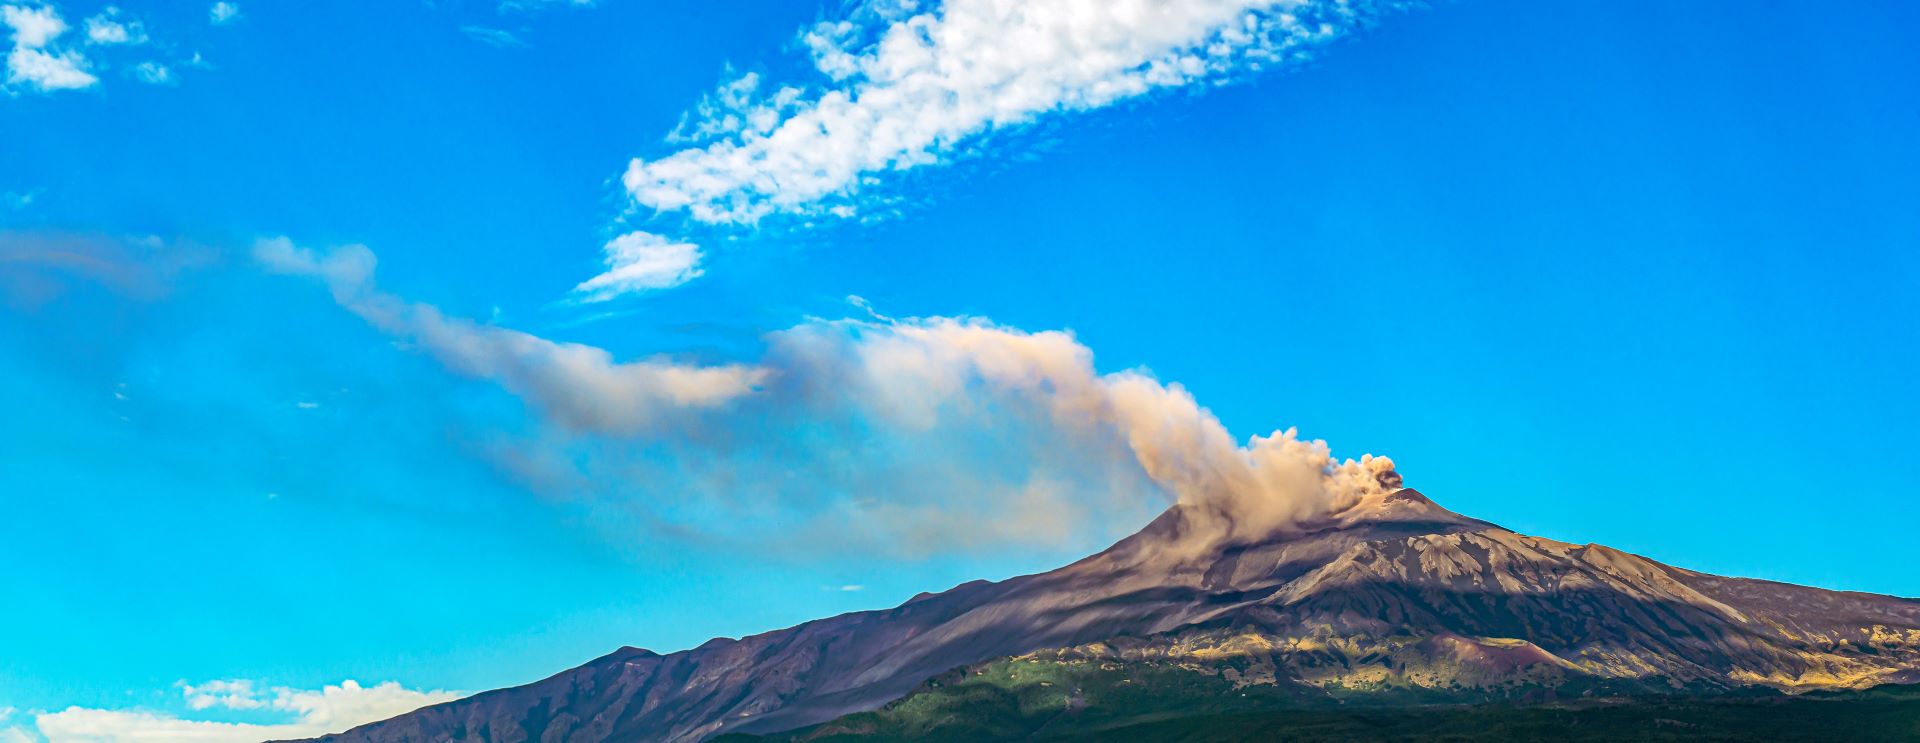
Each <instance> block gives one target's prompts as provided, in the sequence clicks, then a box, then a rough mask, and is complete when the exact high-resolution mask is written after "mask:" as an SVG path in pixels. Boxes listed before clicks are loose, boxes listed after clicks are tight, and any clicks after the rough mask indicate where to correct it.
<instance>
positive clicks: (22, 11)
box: [0, 5, 100, 93]
mask: <svg viewBox="0 0 1920 743" xmlns="http://www.w3.org/2000/svg"><path fill="white" fill-rule="evenodd" d="M0 22H4V23H5V24H6V25H7V27H8V28H9V29H11V31H12V33H11V38H12V41H13V48H12V49H11V50H9V51H8V52H7V84H8V85H21V86H25V87H27V88H31V89H33V90H37V91H40V92H43V93H47V92H52V91H57V90H75V89H79V88H86V87H91V86H92V85H93V84H94V83H96V82H99V80H100V79H99V78H97V77H94V76H93V74H92V73H90V72H88V71H87V59H86V57H84V56H82V55H81V54H80V53H79V52H76V51H73V50H71V49H68V50H59V49H52V48H49V47H50V45H52V44H53V43H54V41H55V40H57V39H59V38H60V36H61V35H62V34H65V33H66V32H67V23H66V21H64V20H62V19H61V18H60V14H59V12H58V11H56V10H54V8H53V6H51V5H41V6H25V5H0Z"/></svg>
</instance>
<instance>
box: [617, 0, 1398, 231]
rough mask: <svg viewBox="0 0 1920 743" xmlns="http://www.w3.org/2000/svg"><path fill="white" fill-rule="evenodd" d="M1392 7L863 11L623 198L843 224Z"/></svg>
mask: <svg viewBox="0 0 1920 743" xmlns="http://www.w3.org/2000/svg"><path fill="white" fill-rule="evenodd" d="M1403 4H1404V3H1400V2H1395V1H1394V0H1193V1H1191V2H1179V3H1168V2H1162V1H1160V0H1113V1H1112V2H1103V3H1083V2H1069V1H1067V0H1042V1H1039V2H1020V3H1015V2H1005V1H1004V0H947V1H946V2H942V3H925V4H923V3H917V2H909V1H903V0H872V1H870V2H865V3H860V4H856V5H854V6H852V10H851V12H849V13H847V14H846V16H845V17H843V18H839V19H834V20H827V21H822V22H819V23H817V24H815V25H812V26H810V27H807V28H805V29H802V30H801V32H800V33H799V41H800V44H801V46H803V47H804V48H805V49H807V50H808V53H809V54H810V58H811V62H812V67H813V71H814V72H815V73H817V77H815V78H814V79H811V80H798V81H792V82H787V83H777V84H776V83H774V82H772V81H769V80H766V79H764V78H763V77H762V76H761V75H759V74H758V73H754V72H749V73H746V74H743V75H739V76H737V77H733V78H731V79H729V80H727V81H726V82H724V83H723V84H722V85H721V86H720V87H719V89H717V90H716V91H715V92H714V93H712V94H710V95H708V96H707V97H706V98H705V99H703V100H702V101H700V102H699V103H698V104H697V105H696V106H695V107H694V109H693V110H691V111H689V112H688V114H687V115H686V116H685V117H684V118H683V119H682V121H681V123H680V125H679V126H677V127H676V128H675V129H674V130H673V132H672V133H670V134H669V136H668V137H667V141H668V142H669V143H671V144H682V145H688V146H685V147H683V148H682V149H679V150H677V151H673V152H669V153H667V154H665V155H660V156H653V157H638V158H634V159H633V160H632V162H631V163H629V165H628V167H627V169H626V172H625V174H624V175H623V176H622V184H623V186H624V188H625V190H626V192H627V194H628V195H629V196H630V197H631V199H632V203H633V205H634V206H635V207H636V208H639V209H645V210H649V211H652V212H654V213H656V214H666V215H679V216H681V217H683V218H685V219H686V220H689V221H690V222H692V223H696V224H700V225H719V226H730V225H731V226H737V225H752V224H758V223H760V222H761V221H762V220H765V219H767V218H769V217H775V216H800V217H804V218H807V219H813V218H820V217H829V218H853V217H858V216H860V215H862V214H866V213H868V212H869V211H870V210H871V207H872V206H874V204H876V203H878V202H876V200H875V199H876V198H878V197H877V196H876V194H881V193H884V192H885V191H886V190H887V188H888V187H889V186H890V185H891V183H892V182H893V181H894V180H895V179H897V178H898V176H899V175H900V174H902V173H905V172H907V171H913V170H919V169H925V168H929V167H936V166H940V165H943V164H947V163H949V162H951V161H952V160H953V159H954V157H955V156H956V155H957V154H959V153H963V152H967V151H969V150H970V149H971V148H974V147H976V145H977V144H978V143H980V141H981V140H982V139H983V138H984V137H986V136H987V135H989V134H992V133H995V132H1000V131H1006V130H1013V129H1018V128H1020V127H1023V126H1026V125H1029V124H1032V123H1034V122H1037V121H1040V120H1041V119H1044V118H1047V117H1051V116H1061V115H1066V114H1071V113H1074V112H1085V111H1091V110H1095V109H1100V108H1105V107H1108V106H1112V105H1115V104H1118V103H1122V102H1125V101H1129V100H1134V99H1139V98H1142V97H1144V96H1147V95H1150V94H1153V93H1156V92H1162V91H1168V90H1175V89H1180V88H1187V87H1193V86H1201V85H1212V84H1219V83H1222V82H1226V81H1231V80H1236V79H1240V78H1243V77H1246V76H1248V75H1250V74H1252V73H1256V72H1260V71H1263V70H1268V69H1272V68H1276V67H1284V66H1286V65H1287V64H1289V63H1293V62H1297V61H1299V60H1302V59H1306V58H1308V57H1310V56H1311V55H1312V54H1313V53H1314V52H1315V51H1316V50H1318V49H1320V48H1322V47H1325V46H1326V45H1327V44H1328V43H1330V42H1332V41H1334V40H1337V39H1339V38H1342V37H1343V36H1346V35H1348V34H1350V33H1351V32H1353V31H1354V30H1356V29H1359V28H1361V27H1364V26H1365V25H1367V24H1369V23H1371V22H1372V21H1373V19H1375V18H1376V17H1378V16H1379V15H1381V14H1382V13H1384V12H1386V11H1388V10H1391V9H1393V8H1397V7H1400V6H1401V5H1403Z"/></svg>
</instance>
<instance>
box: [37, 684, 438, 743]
mask: <svg viewBox="0 0 1920 743" xmlns="http://www.w3.org/2000/svg"><path fill="white" fill-rule="evenodd" d="M182 690H183V692H184V693H185V695H186V699H187V703H188V706H189V707H191V708H192V709H195V710H206V709H209V708H213V707H219V708H223V709H242V710H270V711H273V712H278V713H282V714H283V715H285V716H287V717H288V718H289V719H288V720H287V721H286V722H282V723H277V724H252V723H232V722H211V721H203V720H189V719H183V718H180V717H178V716H175V715H171V714H167V713H164V712H156V711H150V710H115V709H91V708H86V707H69V708H67V709H65V710H62V711H59V712H45V713H41V714H38V715H35V716H34V718H33V722H34V727H36V728H37V729H38V730H39V733H40V735H42V736H44V737H45V738H46V740H47V743H258V742H259V741H262V740H279V739H286V738H306V737H314V736H319V735H326V734H329V733H338V732H342V731H345V730H347V729H348V728H352V727H354V726H356V725H362V724H365V723H369V722H374V721H376V720H384V719H387V718H389V717H393V716H395V715H400V714H405V713H407V712H412V711H413V710H416V709H419V708H421V707H424V706H427V705H430V704H439V703H441V702H447V701H452V700H454V699H458V698H460V697H461V696H462V695H460V694H458V693H454V692H448V691H415V690H412V689H407V688H404V687H402V686H400V685H399V684H398V683H395V682H392V681H389V682H386V683H383V684H378V685H375V686H361V685H360V684H358V683H356V682H354V681H351V680H348V681H343V682H341V683H340V684H338V685H330V686H326V687H323V688H321V689H319V690H303V689H292V688H287V687H274V688H272V689H268V690H256V688H255V686H254V684H253V683H252V682H251V681H245V680H237V681H210V682H207V683H206V684H200V685H197V686H196V685H184V684H183V685H182ZM20 734H21V735H22V736H23V737H24V736H25V733H24V732H22V733H20ZM27 739H28V740H31V738H27ZM4 740H5V738H4V737H0V741H4Z"/></svg>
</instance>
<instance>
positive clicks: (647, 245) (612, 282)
mask: <svg viewBox="0 0 1920 743" xmlns="http://www.w3.org/2000/svg"><path fill="white" fill-rule="evenodd" d="M601 251H602V252H603V253H604V254H605V259H606V264H607V270H606V272H605V273H602V274H600V275H598V276H595V277H593V278H591V279H587V280H586V281H583V282H580V285H579V286H576V287H574V288H573V294H574V296H575V297H576V298H578V299H579V300H580V301H583V302H604V301H607V300H609V299H612V298H614V297H617V296H621V295H624V294H637V293H640V292H645V291H650V290H654V289H671V288H673V287H676V286H679V285H681V284H685V283H687V282H689V281H692V280H694V279H696V278H699V277H700V274H701V273H704V271H703V269H701V268H700V262H701V260H702V259H704V258H705V254H704V253H703V252H702V251H701V250H700V246H698V245H695V244H693V243H689V242H676V241H674V240H670V239H668V238H666V237H664V236H661V235H656V234H653V233H651V232H643V231H634V232H629V233H627V234H624V235H621V236H619V237H616V238H614V239H612V240H609V241H607V244H606V245H605V246H604V247H603V248H602V249H601Z"/></svg>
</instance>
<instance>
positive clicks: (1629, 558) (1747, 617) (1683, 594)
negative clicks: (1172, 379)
mask: <svg viewBox="0 0 1920 743" xmlns="http://www.w3.org/2000/svg"><path fill="white" fill-rule="evenodd" d="M1393 484H1394V485H1398V483H1397V482H1394V483H1393ZM1182 509H1183V507H1182V506H1175V507H1173V508H1170V509H1168V511H1167V512H1165V513H1163V514H1162V515H1161V516H1160V517H1158V518H1156V519H1155V520H1154V521H1153V522H1152V523H1150V524H1149V525H1148V526H1147V527H1145V528H1144V529H1142V530H1141V531H1140V532H1137V533H1136V534H1134V535H1131V536H1129V537H1127V538H1125V539H1122V540H1120V541H1118V542H1116V543H1115V544H1114V545H1113V546H1111V547H1109V548H1108V549H1106V550H1103V551H1101V552H1098V553H1096V554H1094V555H1090V556H1088V557H1086V558H1083V559H1081V560H1078V561H1075V562H1073V563H1071V564H1069V565H1066V566H1063V567H1061V568H1058V569H1055V570H1051V571H1047V572H1043V573H1035V574H1031V575H1024V576H1018V577H1015V578H1009V579H1007V580H1004V581H998V582H990V581H972V582H968V583H963V584H960V585H958V586H955V587H954V588H951V589H948V590H947V591H942V592H939V593H930V594H921V595H917V596H915V597H914V598H912V599H909V600H908V601H906V602H904V603H902V604H901V605H899V606H896V607H893V608H891V609H881V610H874V611H865V612H850V613H847V614H842V615H839V616H835V617H828V618H824V619H819V620H814V621H811V622H806V623H802V624H800V625H796V626H794V627H791V628H787V629H783V630H774V631H771V632H766V633H760V634H756V635H749V636H746V637H742V638H739V639H729V638H715V639H713V640H709V641H708V642H706V643H703V644H702V645H700V646H699V647H696V648H693V649H690V650H686V651H681V652H677V653H671V654H667V655H661V654H658V653H653V652H652V651H647V650H642V649H639V648H622V649H620V650H617V651H615V652H614V653H610V654H608V655H606V656H602V657H601V658H597V659H595V660H593V661H589V662H588V663H586V664H583V665H581V666H579V667H577V668H574V669H571V670H569V671H564V672H562V673H560V674H556V675H555V676H552V677H549V678H547V679H543V680H541V681H537V682H534V683H532V684H527V685H524V686H520V687H513V688H510V689H503V690H496V691H493V692H485V693H482V694H478V695H475V696H473V697H468V698H466V699H463V700H459V701H455V702H449V703H445V704H441V705H435V706H433V707H428V708H425V709H422V710H417V711H415V712H412V713H408V714H406V715H402V716H400V717H396V718H393V719H391V720H386V721H381V722H376V723H371V724H368V725H363V726H361V727H358V728H355V729H353V730H350V731H347V732H345V733H342V734H337V735H332V736H326V737H323V738H319V739H315V740H322V741H340V742H342V743H345V742H348V741H352V742H355V743H358V742H361V741H366V742H369V743H372V742H378V743H414V742H416V741H419V742H421V743H424V742H425V741H430V740H432V741H442V740H483V741H500V742H502V743H511V742H512V741H519V740H534V739H540V740H564V741H598V740H661V741H675V742H679V741H698V740H703V739H705V738H708V737H712V736H714V735H717V734H720V733H726V732H741V733H771V732H779V731H783V730H789V729H795V728H800V727H804V726H808V725H813V724H818V723H821V722H825V721H828V720H831V719H834V718H837V717H839V716H841V715H844V714H847V713H850V712H857V711H861V710H866V709H875V708H878V707H880V706H882V705H885V704H887V703H888V702H891V701H894V700H896V699H900V698H902V697H904V696H906V695H908V694H910V693H912V692H914V691H915V690H916V689H919V688H920V687H921V685H922V684H923V683H924V682H925V681H926V680H927V679H930V678H933V677H935V676H938V675H940V674H942V673H945V672H948V671H950V670H952V669H955V668H961V667H966V666H970V665H972V664H978V663H982V662H987V661H991V660H992V659H995V658H1009V657H1015V656H1023V655H1026V654H1030V653H1036V652H1063V653H1076V652H1077V653H1082V654H1085V655H1089V656H1090V657H1097V656H1098V655H1099V654H1100V653H1102V652H1105V653H1109V654H1110V655H1111V657H1112V658H1113V659H1114V660H1116V661H1117V660H1128V659H1129V657H1130V656H1128V655H1127V654H1128V653H1132V654H1133V656H1131V657H1132V658H1136V659H1143V658H1148V657H1155V658H1161V659H1164V660H1167V661H1168V662H1174V663H1183V664H1187V665H1193V666H1196V667H1202V668H1211V667H1213V666H1215V665H1218V666H1221V668H1222V669H1223V670H1232V671H1233V672H1234V673H1235V674H1238V676H1236V678H1239V679H1258V681H1257V682H1259V683H1280V682H1282V681H1285V682H1286V683H1289V684H1293V683H1298V684H1303V685H1306V686H1309V687H1311V686H1320V687H1332V686H1338V687H1340V688H1350V687H1351V688H1434V689H1437V688H1454V687H1456V686H1457V687H1461V688H1473V689H1484V690H1487V691H1489V692H1490V693H1491V692H1493V691H1495V690H1498V689H1500V688H1504V686H1503V685H1511V684H1514V683H1521V682H1524V683H1526V684H1536V685H1545V686H1552V685H1556V684H1569V683H1573V682H1575V681H1581V682H1584V681H1592V680H1608V679H1611V680H1620V681H1630V682H1632V683H1636V684H1640V683H1644V684H1646V685H1648V686H1649V688H1659V687H1660V686H1661V685H1663V684H1664V685H1666V686H1667V687H1669V688H1673V689H1683V688H1693V687H1700V688H1717V689H1735V688H1740V687H1744V686H1761V687H1767V688H1774V689H1782V690H1790V691H1791V690H1802V689H1828V688H1860V687H1864V686H1871V685H1873V684H1876V683H1883V682H1901V681H1908V680H1913V681H1920V671H1916V669H1920V602H1916V601H1913V600H1911V599H1902V598H1898V597H1888V596H1878V595H1875V594H1862V593H1857V592H1833V591H1824V590H1821V589H1814V588H1806V587H1801V586H1793V585H1791V584H1782V583H1770V582H1766V581H1756V580H1751V579H1741V578H1722V577H1719V576H1712V575H1708V574H1705V573H1698V572H1695V571H1690V570H1686V569H1683V568H1677V567H1673V566H1668V565H1664V564H1661V563H1658V562H1655V561H1653V560H1649V559H1647V558H1643V557H1639V556H1637V555H1632V554H1631V553H1627V552H1623V551H1620V550H1615V549H1612V548H1608V547H1604V546H1601V545H1597V544H1591V543H1589V544H1586V545H1575V544H1571V543H1566V542H1558V541H1555V540H1549V539H1543V538H1539V537H1529V536H1525V535H1520V534H1517V533H1515V532H1512V531H1510V530H1507V529H1504V528H1502V527H1499V526H1497V525H1495V524H1492V523H1490V522H1486V521H1481V520H1478V519H1472V518H1468V517H1465V516H1461V515H1459V514H1456V513H1453V512H1452V511H1448V510H1446V509H1445V508H1442V507H1440V506H1439V505H1437V504H1435V503H1433V502H1432V501H1431V500H1430V499H1428V498H1427V497H1426V496H1425V495H1423V494H1421V493H1419V492H1418V491H1415V490H1411V489H1405V488H1397V487H1396V488H1392V489H1390V490H1386V491H1383V492H1381V493H1380V494H1378V495H1376V496H1372V497H1368V498H1364V499H1362V500H1360V501H1359V502H1358V503H1356V504H1354V505H1353V506H1351V507H1349V508H1346V509H1343V510H1342V511H1340V512H1337V513H1333V514H1328V515H1326V516H1324V517H1322V518H1319V519H1315V520H1312V521H1310V522H1308V523H1303V524H1297V525H1293V526H1291V527H1290V528H1289V529H1287V530H1286V531H1285V532H1283V533H1279V534H1276V535H1274V536H1271V537H1269V538H1267V539H1262V540H1254V541H1242V542H1234V543H1226V542H1221V541H1219V540H1217V539H1213V538H1211V537H1210V535H1208V534H1206V533H1204V530H1203V529H1200V528H1199V527H1196V526H1195V524H1196V523H1197V522H1195V521H1194V520H1193V519H1190V518H1188V514H1187V513H1185V512H1184V511H1183V510H1182ZM1096 645H1098V646H1100V647H1101V648H1104V649H1103V650H1096V649H1092V648H1093V647H1094V646H1096ZM1210 664H1211V665H1210ZM1226 665H1234V666H1236V667H1234V668H1231V669H1228V668H1226V667H1225V666H1226ZM1238 666H1244V668H1241V667H1238ZM1248 674H1252V675H1251V676H1249V675H1248ZM1255 682H1256V681H1248V683H1255Z"/></svg>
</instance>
